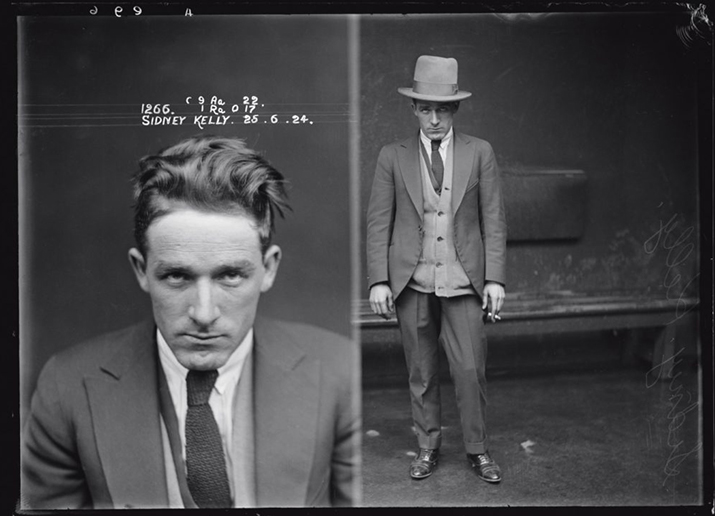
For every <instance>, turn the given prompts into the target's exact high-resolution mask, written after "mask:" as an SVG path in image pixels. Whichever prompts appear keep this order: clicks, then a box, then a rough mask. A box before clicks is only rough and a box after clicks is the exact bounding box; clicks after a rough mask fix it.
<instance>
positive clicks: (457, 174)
mask: <svg viewBox="0 0 715 516" xmlns="http://www.w3.org/2000/svg"><path fill="white" fill-rule="evenodd" d="M472 170H474V149H473V148H472V142H471V141H470V140H469V139H468V138H465V137H464V136H463V135H462V134H461V133H458V132H456V131H455V132H454V162H453V164H452V214H455V213H457V209H458V208H459V205H460V204H462V199H463V198H464V193H465V192H466V191H467V185H468V184H469V178H470V177H471V175H472Z"/></svg>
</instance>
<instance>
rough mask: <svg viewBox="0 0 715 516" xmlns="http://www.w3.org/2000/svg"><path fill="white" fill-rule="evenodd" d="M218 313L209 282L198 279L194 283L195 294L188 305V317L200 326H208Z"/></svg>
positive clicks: (219, 313)
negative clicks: (195, 283)
mask: <svg viewBox="0 0 715 516" xmlns="http://www.w3.org/2000/svg"><path fill="white" fill-rule="evenodd" d="M220 315H221V312H220V310H219V307H218V305H217V304H216V299H215V295H214V293H213V288H212V286H211V284H210V282H208V281H199V282H198V283H197V285H196V295H195V297H194V300H193V302H192V303H191V305H190V306H189V317H191V319H193V320H194V322H196V324H198V325H200V326H208V325H210V324H211V323H213V322H214V321H215V320H216V319H218V318H219V316H220Z"/></svg>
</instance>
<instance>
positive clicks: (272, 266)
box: [261, 245, 282, 292]
mask: <svg viewBox="0 0 715 516" xmlns="http://www.w3.org/2000/svg"><path fill="white" fill-rule="evenodd" d="M281 255H282V252H281V248H280V247H278V246H277V245H272V246H270V247H269V248H268V249H266V252H265V253H263V266H264V267H265V269H266V273H265V274H264V275H263V282H262V283H261V292H268V291H269V290H270V289H271V287H272V286H273V282H274V281H275V279H276V274H277V273H278V266H279V265H280V263H281Z"/></svg>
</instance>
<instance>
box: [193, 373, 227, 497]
mask: <svg viewBox="0 0 715 516" xmlns="http://www.w3.org/2000/svg"><path fill="white" fill-rule="evenodd" d="M216 378H218V371H216V370H213V371H189V374H188V375H186V390H187V393H188V395H187V401H188V408H187V410H186V481H187V483H188V485H189V491H191V496H192V497H193V499H194V501H195V502H196V505H198V506H199V507H230V506H231V492H230V490H229V487H228V476H227V475H226V462H225V460H224V456H223V445H222V444H221V435H220V434H219V431H218V425H217V424H216V419H214V414H213V411H212V410H211V406H210V405H209V396H210V395H211V390H212V389H213V387H214V384H215V383H216Z"/></svg>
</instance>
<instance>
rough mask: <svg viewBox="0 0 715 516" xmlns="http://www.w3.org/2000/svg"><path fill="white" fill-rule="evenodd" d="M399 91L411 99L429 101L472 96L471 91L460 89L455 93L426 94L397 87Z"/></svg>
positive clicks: (444, 100) (445, 100) (448, 100)
mask: <svg viewBox="0 0 715 516" xmlns="http://www.w3.org/2000/svg"><path fill="white" fill-rule="evenodd" d="M397 92H398V93H399V94H401V95H404V96H405V97H410V98H411V99H416V100H426V101H428V102H455V101H457V100H464V99H466V98H467V97H471V96H472V93H471V92H469V91H462V90H460V91H458V92H457V93H456V94H455V95H424V94H422V93H415V91H414V90H413V89H412V88H397Z"/></svg>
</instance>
